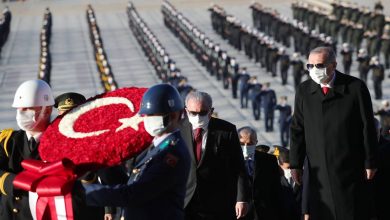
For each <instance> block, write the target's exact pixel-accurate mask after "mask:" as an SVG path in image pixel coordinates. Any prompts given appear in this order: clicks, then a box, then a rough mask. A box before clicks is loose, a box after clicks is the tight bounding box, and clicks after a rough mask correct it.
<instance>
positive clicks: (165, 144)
mask: <svg viewBox="0 0 390 220" xmlns="http://www.w3.org/2000/svg"><path fill="white" fill-rule="evenodd" d="M177 142H178V140H177V139H168V140H165V141H164V142H162V143H161V144H160V145H159V148H160V150H164V149H165V148H167V147H169V146H174V145H176V143H177Z"/></svg>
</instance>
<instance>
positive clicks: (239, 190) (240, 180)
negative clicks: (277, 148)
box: [185, 91, 249, 220]
mask: <svg viewBox="0 0 390 220" xmlns="http://www.w3.org/2000/svg"><path fill="white" fill-rule="evenodd" d="M186 112H187V115H188V120H189V122H190V124H191V126H189V127H188V128H187V129H189V130H190V133H191V134H192V137H193V140H192V141H193V144H192V145H191V146H189V151H190V157H191V159H190V162H191V169H190V175H189V178H188V183H187V196H186V202H188V204H187V206H186V208H185V209H186V220H201V219H208V220H219V219H224V220H233V219H238V218H241V217H244V216H245V215H246V213H247V210H248V202H249V198H248V197H249V177H248V174H247V172H246V168H245V163H244V157H243V154H242V150H241V146H240V142H239V139H238V134H237V130H236V126H234V125H233V124H231V123H229V122H227V121H224V120H221V119H217V118H213V117H211V114H212V112H213V107H212V99H211V97H210V95H208V94H207V93H204V92H198V91H196V92H191V93H190V94H188V96H187V99H186Z"/></svg>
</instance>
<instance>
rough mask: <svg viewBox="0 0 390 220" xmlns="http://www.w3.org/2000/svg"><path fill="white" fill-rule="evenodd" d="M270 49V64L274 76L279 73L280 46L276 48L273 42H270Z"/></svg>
mask: <svg viewBox="0 0 390 220" xmlns="http://www.w3.org/2000/svg"><path fill="white" fill-rule="evenodd" d="M269 47H270V49H269V51H268V53H269V54H270V55H269V58H268V59H269V61H268V62H269V64H268V65H270V67H271V69H270V70H271V73H272V77H275V76H276V73H277V64H278V60H279V54H278V52H279V50H278V48H276V47H275V46H274V45H273V43H270V46H269Z"/></svg>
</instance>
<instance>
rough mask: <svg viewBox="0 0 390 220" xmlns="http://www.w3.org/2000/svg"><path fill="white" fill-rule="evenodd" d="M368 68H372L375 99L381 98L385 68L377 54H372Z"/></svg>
mask: <svg viewBox="0 0 390 220" xmlns="http://www.w3.org/2000/svg"><path fill="white" fill-rule="evenodd" d="M370 69H371V70H372V81H373V83H374V92H375V99H377V100H378V99H382V81H383V80H384V79H385V68H384V66H383V65H382V64H381V63H380V62H379V58H378V57H377V56H373V57H372V58H371V61H370Z"/></svg>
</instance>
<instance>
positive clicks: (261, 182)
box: [252, 145, 284, 220]
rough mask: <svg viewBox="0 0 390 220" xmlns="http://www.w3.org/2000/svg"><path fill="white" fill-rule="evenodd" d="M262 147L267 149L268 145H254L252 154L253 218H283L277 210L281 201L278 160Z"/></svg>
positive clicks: (277, 219)
mask: <svg viewBox="0 0 390 220" xmlns="http://www.w3.org/2000/svg"><path fill="white" fill-rule="evenodd" d="M263 149H269V146H266V145H258V146H256V150H255V156H254V171H253V180H252V186H253V189H252V195H253V204H254V210H255V213H254V215H255V220H284V219H283V213H282V212H281V211H280V210H279V209H280V208H279V207H280V205H281V204H282V201H281V200H280V199H281V182H280V170H279V166H278V162H277V159H276V157H275V156H274V155H271V154H268V153H266V152H264V151H263Z"/></svg>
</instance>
